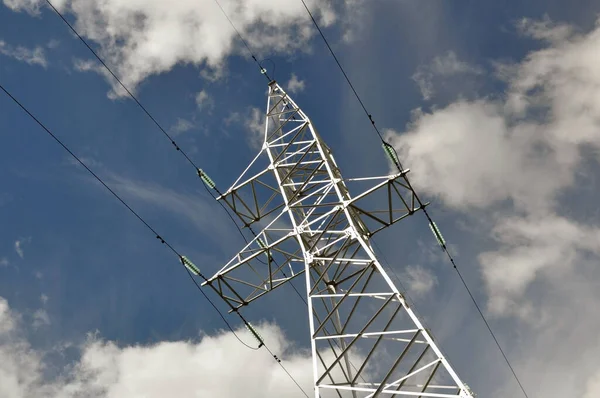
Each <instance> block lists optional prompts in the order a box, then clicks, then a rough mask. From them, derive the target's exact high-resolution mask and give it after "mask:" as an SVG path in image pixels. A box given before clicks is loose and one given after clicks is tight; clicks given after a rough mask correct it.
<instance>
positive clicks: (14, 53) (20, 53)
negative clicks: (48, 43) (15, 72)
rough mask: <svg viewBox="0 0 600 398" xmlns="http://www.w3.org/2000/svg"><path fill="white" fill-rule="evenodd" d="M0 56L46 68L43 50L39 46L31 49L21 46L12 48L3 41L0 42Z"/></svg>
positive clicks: (46, 63)
mask: <svg viewBox="0 0 600 398" xmlns="http://www.w3.org/2000/svg"><path fill="white" fill-rule="evenodd" d="M0 54H2V55H4V56H7V57H10V58H14V59H16V60H17V61H21V62H25V63H27V64H29V65H40V66H42V67H44V68H46V67H47V66H48V61H47V60H46V54H45V52H44V49H43V48H42V47H39V46H37V47H35V48H32V49H30V48H26V47H23V46H17V47H13V46H11V45H10V44H8V43H6V42H5V41H4V40H0Z"/></svg>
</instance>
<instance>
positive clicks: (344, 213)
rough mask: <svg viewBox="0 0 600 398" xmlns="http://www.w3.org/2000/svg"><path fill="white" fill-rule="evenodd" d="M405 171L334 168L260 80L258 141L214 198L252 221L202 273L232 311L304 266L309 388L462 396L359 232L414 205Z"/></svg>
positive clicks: (280, 97)
mask: <svg viewBox="0 0 600 398" xmlns="http://www.w3.org/2000/svg"><path fill="white" fill-rule="evenodd" d="M388 155H390V156H394V155H393V154H392V153H388ZM261 162H262V163H261ZM261 165H263V166H261ZM407 172H408V170H403V171H402V172H400V173H397V174H392V175H386V176H381V177H369V178H356V179H344V178H343V177H342V174H341V172H340V170H339V168H338V166H337V165H336V162H335V160H334V158H333V155H332V153H331V150H330V149H329V147H327V145H326V144H325V142H324V141H323V140H322V139H321V137H320V136H319V134H318V133H317V131H316V129H315V128H314V126H313V124H312V123H311V121H310V119H309V118H308V117H307V116H306V114H305V113H304V112H303V111H302V110H301V109H300V108H299V107H298V106H297V105H296V103H295V102H294V101H293V100H292V99H291V98H290V97H289V96H288V95H287V94H286V93H285V92H284V90H283V89H282V88H281V87H280V86H279V85H278V84H277V83H276V82H271V83H270V84H269V92H268V101H267V114H266V124H265V136H264V141H263V146H262V149H261V151H260V152H259V154H258V155H257V156H256V157H255V158H254V160H253V161H252V163H251V164H250V165H249V166H248V167H247V168H246V170H245V171H244V172H243V173H242V175H241V176H240V177H239V178H238V179H237V180H236V181H235V183H234V184H233V185H232V187H231V188H229V189H228V190H227V191H226V192H225V193H224V194H223V195H221V196H220V197H219V198H218V199H219V200H222V201H224V202H225V203H226V204H227V206H229V207H230V208H231V210H233V212H235V214H237V216H238V217H239V219H240V220H241V221H242V223H243V224H244V227H247V228H250V229H252V231H255V230H256V231H259V232H256V233H255V238H254V239H253V240H252V241H251V242H250V243H249V244H247V245H246V246H245V247H244V248H243V249H242V250H241V251H240V252H239V253H238V254H237V255H236V256H235V257H234V258H233V259H231V261H229V262H228V263H227V264H226V265H225V266H224V267H223V268H222V269H221V270H220V271H219V272H217V273H216V274H215V275H214V276H213V277H211V278H210V279H209V280H208V282H205V284H206V283H210V284H211V285H212V287H213V288H214V289H215V291H217V293H218V294H219V295H221V297H222V298H223V299H224V300H226V301H227V302H228V303H229V304H230V306H231V308H234V309H235V310H236V311H237V310H239V309H241V307H244V306H246V305H248V304H250V303H252V302H253V301H254V300H256V299H258V298H259V297H261V296H263V295H264V294H267V293H268V292H270V291H272V290H274V289H276V288H278V287H280V286H282V285H284V284H286V283H288V282H290V281H291V280H292V279H294V278H296V277H299V276H301V275H304V278H305V283H306V303H307V305H308V314H309V316H308V321H309V326H310V339H311V350H312V365H313V373H314V394H315V397H317V398H318V397H353V398H357V397H364V398H367V397H369V398H370V397H380V396H381V397H384V396H393V397H457V396H458V397H461V398H472V397H473V394H472V393H471V392H470V390H469V388H468V386H467V385H465V384H464V383H463V382H462V381H461V380H460V379H459V377H458V376H457V374H456V373H455V371H454V370H453V369H452V367H451V366H450V364H449V363H448V361H447V360H446V358H445V357H444V355H443V354H442V352H441V351H440V350H439V348H438V346H437V345H436V343H435V342H434V340H433V337H432V335H431V333H430V332H429V331H428V330H427V329H425V328H424V327H423V324H422V323H421V322H420V321H419V319H418V318H417V316H416V315H415V313H414V312H413V311H412V309H411V308H410V307H409V306H408V304H407V302H406V300H405V297H404V296H403V295H402V293H400V292H399V291H398V289H397V288H396V286H395V285H394V283H393V282H392V280H391V279H390V277H389V276H388V274H387V273H386V272H385V270H384V269H383V267H382V266H381V264H380V263H379V261H378V260H377V258H376V256H375V253H374V251H373V249H372V248H371V245H370V243H369V239H370V238H371V237H372V236H373V235H374V234H375V233H377V232H378V231H381V230H382V229H384V228H387V227H389V226H390V225H392V224H394V223H396V222H398V221H400V220H402V219H403V218H405V217H407V216H409V215H412V214H413V213H415V212H416V211H418V210H419V209H421V207H420V206H418V205H415V203H416V201H415V195H414V192H413V190H412V188H411V186H410V184H408V183H407V181H406V179H405V175H406V173H407ZM351 186H356V188H357V189H360V190H361V193H359V194H357V195H356V196H352V195H351V194H350V189H349V188H350V187H351ZM365 186H370V187H368V188H366V189H364V188H365ZM417 202H418V201H417ZM377 206H379V208H377Z"/></svg>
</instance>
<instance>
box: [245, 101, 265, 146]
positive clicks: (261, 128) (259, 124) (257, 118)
mask: <svg viewBox="0 0 600 398" xmlns="http://www.w3.org/2000/svg"><path fill="white" fill-rule="evenodd" d="M244 125H245V127H246V130H247V131H248V133H249V135H248V142H249V143H250V146H251V147H252V148H254V149H260V148H262V145H263V141H264V139H265V115H264V112H262V111H261V110H260V109H258V108H251V109H250V114H249V115H248V117H247V118H246V120H245V124H244Z"/></svg>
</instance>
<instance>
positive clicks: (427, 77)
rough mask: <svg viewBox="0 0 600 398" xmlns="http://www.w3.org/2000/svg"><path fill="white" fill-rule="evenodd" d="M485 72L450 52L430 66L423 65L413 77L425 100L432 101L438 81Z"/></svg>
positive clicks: (434, 60) (437, 58)
mask: <svg viewBox="0 0 600 398" xmlns="http://www.w3.org/2000/svg"><path fill="white" fill-rule="evenodd" d="M482 73H483V70H482V69H481V68H480V67H478V66H475V65H470V64H468V63H467V62H464V61H461V60H460V59H459V58H458V56H457V55H456V53H454V52H453V51H448V52H447V53H446V54H445V55H441V56H437V57H435V58H434V59H433V60H432V62H431V63H430V64H429V65H421V66H419V68H417V71H416V72H415V74H414V75H413V76H412V78H413V80H414V81H415V82H416V83H417V85H418V86H419V89H420V90H421V95H422V96H423V99H425V100H430V99H432V98H433V96H434V94H435V87H434V86H435V84H434V82H435V81H436V79H440V78H441V79H447V78H448V77H450V76H455V75H461V74H462V75H465V74H471V75H480V74H482Z"/></svg>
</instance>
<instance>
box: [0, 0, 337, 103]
mask: <svg viewBox="0 0 600 398" xmlns="http://www.w3.org/2000/svg"><path fill="white" fill-rule="evenodd" d="M4 3H5V4H6V5H8V6H9V7H10V8H12V9H14V10H36V9H37V8H38V7H39V5H40V4H41V3H43V2H42V1H31V0H4ZM57 3H60V4H55V5H56V6H57V8H60V9H61V10H62V11H63V12H68V13H70V14H72V16H73V17H74V20H75V27H76V29H77V30H78V31H79V33H80V34H82V35H83V36H85V37H86V38H88V39H90V40H91V41H93V42H95V43H97V44H98V46H99V52H100V55H101V56H102V57H103V59H105V61H106V62H107V64H108V65H111V66H112V67H113V68H114V71H115V73H116V74H117V76H119V77H120V78H121V80H122V81H123V82H124V83H125V85H126V86H128V87H130V88H131V89H135V87H136V86H137V85H138V84H139V83H140V82H142V81H143V80H144V79H146V78H147V77H149V76H151V75H156V74H160V73H164V72H167V71H169V70H170V69H172V68H173V67H174V66H175V65H178V64H193V65H196V66H199V67H202V68H204V69H208V70H218V69H220V68H221V67H222V66H223V64H224V62H225V59H226V58H227V57H228V56H229V55H232V54H243V55H244V56H246V55H247V54H246V49H245V48H244V47H243V46H242V45H240V43H239V42H238V38H237V34H236V32H235V31H234V30H233V29H232V27H231V26H230V25H229V23H228V22H227V20H226V19H225V17H224V16H223V15H222V13H221V10H220V9H219V7H218V6H217V5H216V4H215V2H214V1H213V0H181V1H176V2H164V1H161V0H147V1H130V0H107V1H102V2H89V1H87V0H64V1H62V2H57ZM221 4H222V6H223V8H224V9H225V11H226V12H227V14H228V16H229V18H230V19H231V20H232V21H233V23H234V24H235V26H236V28H237V29H238V30H239V31H240V32H241V34H242V35H243V36H244V38H245V39H246V41H247V42H248V43H249V45H250V46H251V47H252V49H253V50H254V51H255V52H256V53H257V54H258V55H259V56H260V54H262V53H269V54H274V53H291V52H294V51H297V50H303V49H304V48H306V45H307V43H308V41H309V40H310V39H311V38H312V37H313V36H314V34H315V31H314V29H313V27H312V25H311V22H310V20H309V19H308V18H305V17H304V14H305V11H304V8H303V6H302V3H301V2H289V1H287V0H277V1H270V0H223V1H222V2H221ZM331 4H332V3H331V2H329V1H310V2H309V5H310V7H311V8H312V10H313V12H314V14H315V16H316V18H317V19H318V20H319V21H320V23H321V25H322V26H323V27H327V26H330V25H331V24H333V23H334V22H335V20H336V14H335V12H334V9H333V6H332V5H331ZM298 15H302V16H303V17H302V18H298ZM109 81H110V82H111V84H112V83H113V81H112V80H110V79H109ZM113 89H114V93H113V95H117V96H122V95H123V94H124V93H123V92H122V91H121V90H120V89H117V88H116V87H113Z"/></svg>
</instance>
